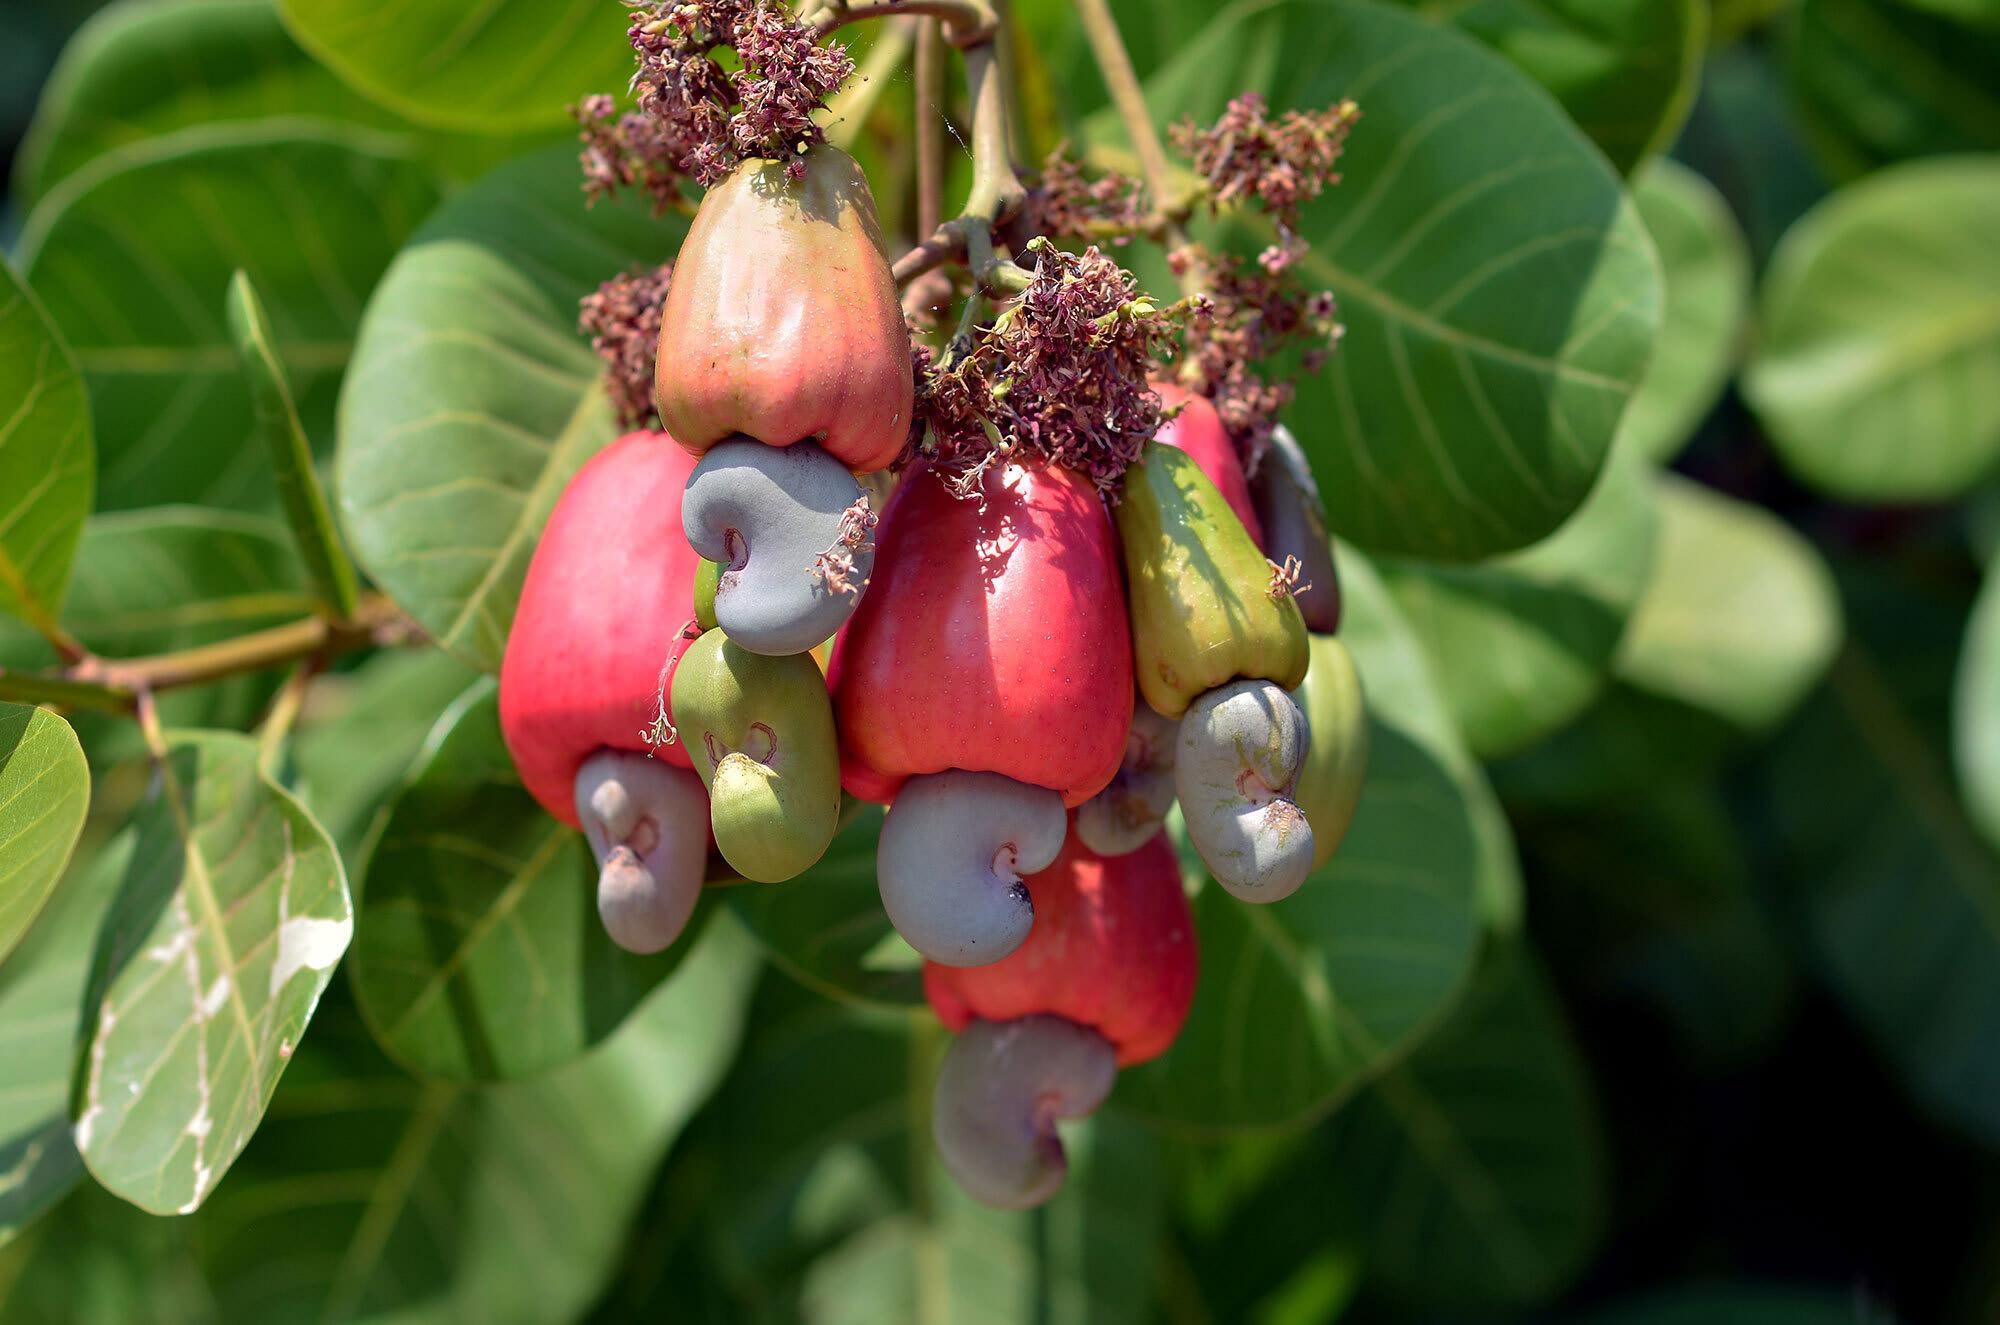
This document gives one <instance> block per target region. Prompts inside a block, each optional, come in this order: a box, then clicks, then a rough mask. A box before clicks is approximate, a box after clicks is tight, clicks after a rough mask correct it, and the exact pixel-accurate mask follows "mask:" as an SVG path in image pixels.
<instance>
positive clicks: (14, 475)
mask: <svg viewBox="0 0 2000 1325" xmlns="http://www.w3.org/2000/svg"><path fill="white" fill-rule="evenodd" d="M95 464H96V461H95V458H94V454H93V450H92V447H91V439H90V404H89V401H88V400H87V399H86V398H85V395H84V389H83V379H82V377H81V376H79V375H78V373H77V368H76V361H75V360H74V359H73V358H71V356H70V352H69V347H68V346H66V345H64V344H63V341H62V337H61V336H60V335H58V334H57V333H56V329H55V327H54V326H53V325H51V324H50V322H49V319H48V315H47V314H46V313H44V312H43V311H42V307H41V305H40V304H39V303H37V302H36V300H35V297H34V296H33V295H32V294H30V293H29V292H28V289H27V287H26V286H24V285H23V284H22V283H21V278H20V277H18V276H16V275H15V274H14V269H13V268H12V267H10V266H8V265H7V263H6V262H5V261H0V494H5V495H4V496H0V613H6V614H8V615H12V616H17V617H20V618H22V619H23V620H26V621H28V622H30V623H31V624H34V625H36V626H37V627H38V628H41V629H47V628H49V627H50V626H51V625H52V624H53V623H54V622H55V620H56V617H57V615H58V614H59V613H60V612H61V611H62V602H63V592H64V590H65V589H67V588H68V587H69V571H70V562H71V560H72V559H73V558H74V557H75V555H76V541H77V538H78V537H79V536H80V535H81V534H82V533H83V521H84V517H85V516H87V515H89V514H90V493H91V486H92V483H93V481H94V479H95V473H96V471H95Z"/></svg>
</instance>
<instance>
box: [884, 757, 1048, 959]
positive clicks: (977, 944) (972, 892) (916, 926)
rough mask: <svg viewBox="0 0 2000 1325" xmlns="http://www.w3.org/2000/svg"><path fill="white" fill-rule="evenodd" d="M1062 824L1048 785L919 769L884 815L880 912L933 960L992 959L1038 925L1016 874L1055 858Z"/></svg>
mask: <svg viewBox="0 0 2000 1325" xmlns="http://www.w3.org/2000/svg"><path fill="white" fill-rule="evenodd" d="M1068 830H1069V816H1068V815H1067V814H1066V813H1065V812H1064V810H1063V802H1062V796H1061V795H1059V794H1058V793H1056V792H1053V791H1050V790H1049V789H1048V788H1047V787H1031V786H1029V785H1027V784H1026V783H1024V782H1016V781H1015V780H1014V779H1013V778H1010V777H1002V776H1001V775H1000V774H998V773H968V772H965V771H962V770H959V769H952V770H950V771H947V772H943V773H925V774H919V775H918V776H916V777H913V778H911V779H909V780H908V781H907V782H905V783H904V784H903V786H902V789H901V790H900V791H898V792H897V793H896V800H895V803H894V804H892V805H891V806H890V807H889V815H888V817H887V818H886V819H884V820H883V821H882V838H881V842H880V844H879V845H878V846H877V847H876V849H875V876H876V880H877V883H878V885H879V886H880V888H881V890H882V909H883V910H884V911H886V912H888V915H889V923H890V924H892V925H894V926H895V927H896V932H897V933H898V934H901V935H902V936H903V938H904V939H905V940H907V941H908V942H909V945H910V946H911V947H913V948H915V949H916V950H917V951H918V952H920V953H922V954H923V955H924V956H926V957H928V958H930V959H931V960H932V961H934V962H940V963H942V964H944V965H946V966H984V965H986V964H987V963H988V962H997V961H999V960H1000V959H1001V958H1002V957H1005V956H1006V955H1007V954H1008V953H1010V952H1012V951H1014V949H1016V948H1018V947H1020V946H1021V941H1022V940H1023V939H1025V938H1027V937H1028V931H1029V929H1031V928H1032V927H1033V926H1034V923H1035V906H1034V903H1033V901H1032V900H1030V899H1029V897H1028V885H1027V884H1025V883H1023V882H1022V881H1021V876H1022V875H1024V874H1033V873H1034V872H1035V871H1037V870H1044V869H1047V868H1048V867H1049V866H1050V865H1051V864H1053V863H1055V858H1056V855H1057V853H1058V852H1060V851H1061V850H1062V844H1063V838H1064V836H1065V835H1066V834H1067V833H1068Z"/></svg>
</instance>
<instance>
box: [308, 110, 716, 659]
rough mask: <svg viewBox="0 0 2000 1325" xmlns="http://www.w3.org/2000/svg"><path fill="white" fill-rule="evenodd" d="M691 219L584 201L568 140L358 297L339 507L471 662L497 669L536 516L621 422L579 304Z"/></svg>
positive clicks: (489, 182)
mask: <svg viewBox="0 0 2000 1325" xmlns="http://www.w3.org/2000/svg"><path fill="white" fill-rule="evenodd" d="M684 224H685V223H684V222H682V221H681V220H679V219H677V218H670V219H668V220H664V221H660V220H654V219H653V218H652V217H651V216H650V215H649V214H648V211H647V208H646V207H645V205H644V204H643V203H641V202H639V201H638V200H631V201H629V202H628V203H625V204H612V203H600V204H598V205H597V206H596V207H594V208H591V209H589V210H588V211H586V210H585V208H584V204H583V196H582V194H581V192H580V191H579V185H578V177H577V173H576V157H575V153H574V152H572V151H569V150H567V149H564V150H560V151H550V152H547V153H543V154H540V155H537V156H534V157H530V158H528V159H526V160H524V161H521V162H518V163H516V164H514V165H511V166H507V167H505V168H503V169H501V170H499V171H496V172H495V173H494V174H492V175H490V176H488V177H487V178H486V179H484V180H482V181H480V183H478V184H477V185H475V186H474V187H472V188H470V189H468V190H466V192H464V193H462V194H460V195H459V196H458V197H457V198H455V199H453V200H452V202H451V203H449V204H448V205H447V206H445V207H444V208H443V209H442V210H441V211H440V212H439V213H438V214H437V215H436V216H435V217H433V218H432V219H431V220H430V222H429V223H427V224H426V225H425V226H424V228H423V229H422V231H420V232H419V233H418V235H417V236H416V238H415V239H414V240H413V241H412V243H411V244H410V246H409V248H408V249H406V250H405V251H404V252H403V253H402V254H401V255H400V256H398V258H397V259H396V261H395V263H394V264H393V265H392V266H391V267H390V269H389V272H388V274H387V275H386V276H384V277H383V279H382V283H381V285H380V286H379V287H378V288H377V290H376V292H375V295H374V298H373V299H371V300H370V302H369V305H368V314H367V317H366V318H365V319H363V322H362V327H361V335H360V341H359V343H358V345H357V346H356V349H355V361H354V367H353V370H352V371H351V372H350V373H349V374H348V377H347V385H346V388H345V390H344V391H343V394H342V396H341V406H340V450H339V454H338V457H337V459H336V479H337V481H336V485H335V486H336V489H337V491H338V494H339V500H340V505H341V512H342V516H343V518H344V520H345V522H346V526H347V531H348V534H349V536H350V538H351V539H352V540H353V544H354V550H355V554H356V556H357V558H358V559H359V560H360V562H361V565H362V567H363V569H365V570H366V571H368V573H369V574H370V575H371V576H372V577H373V578H374V579H375V581H376V582H377V583H378V584H380V585H381V586H382V588H383V589H385V590H386V591H387V592H388V593H389V594H390V595H391V596H392V597H393V598H395V600H396V601H397V603H399V604H400V605H401V606H402V607H403V609H404V610H405V611H407V612H409V613H410V614H411V615H412V616H414V617H415V618H416V619H417V620H418V621H419V622H420V623H421V624H422V625H423V626H424V628H425V629H426V630H427V631H429V632H430V634H431V636H432V638H434V639H436V640H437V642H438V643H440V644H442V645H443V646H444V647H445V648H446V649H448V650H450V651H451V652H452V653H454V654H456V655H457V656H459V657H461V658H463V659H465V660H466V661H468V662H470V663H473V664H475V665H477V666H480V667H483V668H485V669H487V670H489V671H497V670H498V668H499V665H500V655H501V652H502V650H503V648H504V646H505V644H506V640H507V628H508V626H509V625H510V624H511V623H512V622H513V618H514V604H515V601H516V600H517V599H518V598H519V597H520V592H521V580H522V578H523V577H524V576H525V575H526V574H527V570H528V560H529V558H530V557H531V556H532V555H533V554H534V550H535V542H536V539H537V538H538V537H539V536H540V534H541V528H542V524H543V522H544V521H546V520H547V519H548V514H549V511H550V509H551V508H552V507H553V506H554V505H555V501H556V498H557V497H558V496H560V495H561V493H562V489H563V485H564V484H565V483H566V482H567V481H568V479H569V476H570V475H571V474H573V473H575V472H576V469H577V467H578V466H580V465H581V464H582V463H583V462H584V461H585V460H588V459H589V458H590V457H591V456H592V455H594V454H595V453H596V452H597V451H598V450H599V449H601V448H602V447H603V446H605V445H606V444H607V443H609V442H610V441H611V440H612V439H613V438H614V437H615V436H616V434H617V429H616V425H615V423H614V421H613V417H612V412H611V407H610V404H609V401H608V399H607V398H606V396H605V394H604V391H603V390H602V389H601V387H600V385H599V380H600V375H599V365H598V362H597V359H596V356H594V355H593V354H592V353H591V352H590V349H589V347H588V345H586V344H585V342H584V340H583V338H582V337H581V336H580V335H578V333H577V330H576V318H577V301H578V300H579V299H580V298H582V297H583V296H584V295H585V294H587V293H589V292H590V291H591V290H593V289H595V288H596V287H597V285H598V284H599V283H600V282H602V281H605V280H608V279H609V278H611V277H612V276H615V275H617V274H618V273H619V272H621V271H624V270H627V269H631V268H635V267H640V266H652V265H655V264H657V263H659V262H660V261H661V260H663V259H665V258H667V257H669V256H671V253H672V250H673V248H674V245H675V244H676V243H678V238H679V235H680V234H681V232H682V230H683V229H684ZM607 610H617V609H615V608H608V609H607Z"/></svg>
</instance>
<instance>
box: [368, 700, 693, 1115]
mask: <svg viewBox="0 0 2000 1325" xmlns="http://www.w3.org/2000/svg"><path fill="white" fill-rule="evenodd" d="M497 691H498V687H497V686H496V685H495V684H494V683H493V682H492V680H491V679H489V678H483V677H482V678H481V679H480V680H479V681H478V682H476V683H475V684H474V685H473V686H472V687H471V688H470V689H469V690H467V691H466V692H465V693H464V695H462V696H461V697H460V698H459V700H458V701H457V702H456V703H454V704H453V705H452V706H451V708H449V709H447V710H446V711H445V713H444V716H443V717H441V718H439V719H438V722H437V725H436V726H435V727H434V728H432V729H431V735H430V737H429V739H428V740H427V741H426V742H425V751H424V754H423V756H422V757H421V758H420V759H419V761H418V763H417V766H416V767H415V768H414V769H413V770H412V771H411V774H410V778H409V780H408V782H406V783H405V784H404V786H403V788H402V790H401V791H400V792H399V793H397V796H396V799H395V801H394V802H393V804H392V805H391V806H390V808H389V812H388V818H387V820H386V821H385V822H384V824H383V825H382V829H381V833H380V835H379V837H377V839H376V841H375V843H374V847H373V850H372V851H370V852H369V857H368V872H367V878H366V884H365V886H364V887H363V889H362V891H361V919H360V930H359V936H358V938H357V939H356V941H355V945H354V960H353V963H352V966H351V972H350V973H351V975H352V978H353V986H354V993H355V998H356V1000H357V1001H358V1002H359V1003H360V1005H361V1011H362V1015H363V1016H365V1017H366V1018H367V1020H368V1025H369V1028H370V1029H371V1030H373V1031H374V1032H375V1038H376V1039H377V1040H378V1041H379V1042H380V1043H381V1045H382V1047H383V1049H385V1050H386V1051H387V1052H388V1054H389V1056H390V1057H391V1058H394V1059H395V1060H396V1061H397V1062H399V1063H401V1064H403V1065H404V1066H405V1067H407V1068H409V1069H411V1070H412V1071H415V1072H418V1073H421V1074H423V1075H425V1076H434V1077H446V1078H450V1079H453V1080H461V1081H486V1080H501V1079H505V1078H509V1077H520V1076H528V1075H531V1074H533V1073H536V1072H541V1071H545V1070H547V1069H548V1068H550V1067H554V1066H556V1065H558V1064H560V1063H564V1062H567V1061H568V1060H570V1059H572V1058H574V1057H576V1056H577V1055H578V1054H580V1053H582V1052H583V1051H584V1050H586V1049H588V1048H590V1046H591V1045H593V1044H596V1043H597V1042H598V1041H599V1040H602V1039H603V1038H604V1037H605V1036H607V1035H609V1034H611V1033H612V1032H613V1031H615V1030H617V1029H618V1026H619V1024H620V1023H621V1022H623V1021H624V1020H625V1018H626V1017H627V1016H628V1015H630V1013H631V1012H632V1010H633V1009H634V1008H635V1007H637V1006H638V1005H639V1004H640V1002H641V1001H643V1000H644V999H645V997H646V995H647V994H649V993H650V992H652V990H653V989H654V987H655V986H657V985H658V984H659V983H660V981H661V980H663V979H665V978H666V977H667V975H668V974H669V973H670V972H671V971H672V970H673V969H674V967H675V966H676V965H677V964H678V963H679V962H680V960H681V958H682V957H683V956H685V955H686V953H687V950H688V947H689V941H688V940H687V939H686V938H683V939H682V940H681V942H679V943H676V944H674V945H673V946H672V947H671V948H669V949H667V950H666V951H665V952H663V953H657V954H655V955H652V956H644V957H642V956H639V955H637V954H635V953H629V952H626V951H625V950H624V949H622V948H620V947H618V946H617V945H616V944H614V943H612V941H611V939H610V938H609V936H607V935H606V934H605V932H604V926H603V924H602V922H600V921H599V920H598V917H597V886H596V885H597V868H596V866H595V865H594V864H593V863H592V860H591V855H590V848H589V846H588V845H587V844H586V843H585V842H584V840H583V834H581V833H579V832H577V831H576V830H575V829H573V828H570V827H568V826H566V825H564V824H561V823H558V822H556V820H554V819H553V818H551V817H550V816H548V815H547V814H544V813H543V812H542V810H541V807H540V806H538V805H537V804H536V803H535V799H534V797H532V796H530V795H529V794H528V792H527V790H526V789H525V788H523V787H522V786H521V782H520V778H519V776H518V775H517V774H516V773H515V772H514V764H513V761H512V760H511V759H510V758H509V757H508V755H507V746H506V743H505V742H504V741H503V740H502V739H501V737H500V705H499V700H498V698H497Z"/></svg>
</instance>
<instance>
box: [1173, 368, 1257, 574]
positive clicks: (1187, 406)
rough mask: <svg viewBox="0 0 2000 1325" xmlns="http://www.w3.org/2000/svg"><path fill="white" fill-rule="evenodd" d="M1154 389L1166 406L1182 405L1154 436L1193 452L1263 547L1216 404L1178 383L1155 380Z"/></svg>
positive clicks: (1239, 466)
mask: <svg viewBox="0 0 2000 1325" xmlns="http://www.w3.org/2000/svg"><path fill="white" fill-rule="evenodd" d="M1153 390H1154V391H1155V392H1156V393H1157V394H1158V395H1159V397H1160V403H1161V404H1162V405H1165V406H1166V407H1167V408H1168V409H1172V408H1173V407H1174V406H1176V405H1179V406H1180V407H1181V412H1180V413H1179V414H1176V415H1175V416H1174V417H1173V418H1171V419H1169V420H1168V421H1167V422H1165V423H1163V424H1161V425H1160V430H1159V432H1157V433H1155V434H1154V435H1153V440H1154V441H1156V442H1164V443H1166V444H1167V445H1168V446H1174V447H1178V448H1180V449H1181V450H1183V451H1186V452H1187V453H1188V454H1189V455H1190V456H1193V457H1194V462H1195V463H1196V464H1197V465H1200V466H1201V472H1202V473H1204V474H1206V475H1208V481H1209V482H1210V483H1213V484H1214V485H1215V489H1216V491H1217V492H1220V493H1221V494H1222V499H1223V500H1224V501H1226V502H1228V503H1229V509H1230V510H1232V511H1234V512H1236V518H1237V519H1239V520H1241V521H1242V522H1243V528H1244V530H1245V531H1246V532H1247V533H1248V534H1249V535H1250V541H1251V542H1253V543H1255V544H1256V545H1257V546H1258V547H1259V548H1261V547H1263V546H1264V526H1263V524H1262V522H1260V521H1259V520H1258V518H1257V508H1256V506H1255V505H1254V504H1253V503H1252V502H1251V500H1250V480H1249V479H1247V478H1245V477H1244V474H1243V459H1242V457H1241V456H1239V455H1237V453H1236V443H1235V442H1233V441H1231V440H1230V438H1229V431H1228V429H1226V428H1224V427H1223V426H1222V416H1221V415H1220V414H1217V413H1216V412H1215V406H1214V405H1213V404H1211V403H1210V402H1209V400H1208V397H1206V396H1198V395H1196V394H1194V392H1192V391H1189V390H1188V389H1187V388H1186V387H1184V386H1181V385H1179V384H1178V383H1174V382H1155V383H1153Z"/></svg>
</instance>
